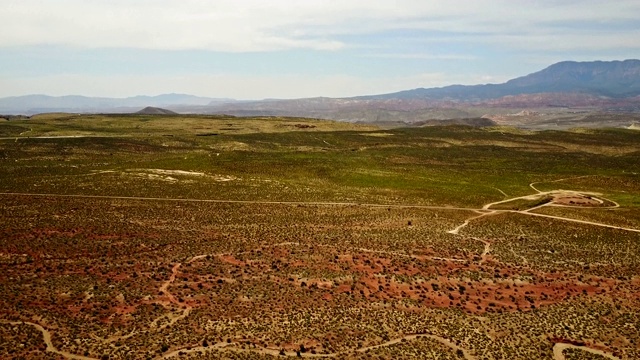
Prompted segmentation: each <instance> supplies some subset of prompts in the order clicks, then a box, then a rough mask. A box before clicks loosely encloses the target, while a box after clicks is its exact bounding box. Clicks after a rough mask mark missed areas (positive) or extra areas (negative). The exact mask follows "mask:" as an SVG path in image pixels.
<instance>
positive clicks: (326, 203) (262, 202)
mask: <svg viewBox="0 0 640 360" xmlns="http://www.w3.org/2000/svg"><path fill="white" fill-rule="evenodd" d="M2 195H9V196H33V197H59V198H79V199H107V200H142V201H171V202H195V203H221V204H256V205H308V206H362V207H369V208H391V209H431V210H463V211H477V210H479V209H476V208H468V207H456V206H435V205H411V204H368V203H357V202H329V201H318V202H314V201H310V202H306V201H267V200H218V199H192V198H158V197H143V196H109V195H77V194H35V193H16V192H0V196H2Z"/></svg>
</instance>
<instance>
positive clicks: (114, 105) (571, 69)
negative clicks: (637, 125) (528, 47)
mask: <svg viewBox="0 0 640 360" xmlns="http://www.w3.org/2000/svg"><path fill="white" fill-rule="evenodd" d="M147 106H152V107H162V108H166V109H169V110H172V111H175V112H178V113H205V114H207V113H225V114H229V115H238V116H243V115H244V116H255V115H277V116H303V117H317V118H327V119H335V120H345V121H363V122H413V123H416V122H420V121H426V120H430V119H455V118H474V117H479V116H482V115H484V114H486V112H487V111H488V110H487V109H497V108H503V109H526V108H536V109H539V108H563V107H564V108H587V109H591V110H594V109H595V110H600V111H614V112H632V113H640V60H624V61H594V62H575V61H564V62H560V63H556V64H553V65H551V66H549V67H547V68H546V69H543V70H541V71H538V72H535V73H533V74H530V75H526V76H523V77H519V78H516V79H512V80H509V81H507V82H505V83H502V84H486V85H471V86H466V85H451V86H446V87H441V88H429V89H425V88H419V89H413V90H406V91H400V92H396V93H390V94H381V95H370V96H358V97H352V98H308V99H293V100H260V101H235V100H233V99H213V98H206V97H196V96H192V95H184V94H167V95H160V96H153V97H149V96H136V97H131V98H125V99H113V98H91V97H83V96H63V97H50V96H44V95H29V96H20V97H10V98H3V99H0V114H2V113H4V114H33V113H38V112H52V111H66V112H136V111H138V110H140V109H141V108H144V107H147Z"/></svg>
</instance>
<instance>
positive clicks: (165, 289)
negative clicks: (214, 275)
mask: <svg viewBox="0 0 640 360" xmlns="http://www.w3.org/2000/svg"><path fill="white" fill-rule="evenodd" d="M205 256H206V255H205ZM192 260H193V259H192ZM181 265H182V264H181V263H177V264H175V265H174V266H173V268H171V276H170V277H169V279H168V280H167V281H165V282H164V283H163V284H162V286H160V289H158V291H160V292H162V294H163V295H166V296H167V297H168V298H169V304H174V305H176V306H177V307H179V308H182V314H180V315H178V316H175V315H174V314H173V313H169V314H165V315H162V316H160V317H158V318H156V319H155V320H153V321H152V322H151V324H149V327H151V328H156V331H161V330H163V329H165V328H167V327H169V326H172V325H173V324H175V323H177V322H178V321H180V320H182V319H184V318H186V317H187V316H189V314H190V313H191V310H192V309H193V307H191V306H189V305H187V304H182V303H181V302H180V301H178V299H176V297H175V296H174V295H173V294H172V293H171V292H170V291H169V286H170V285H171V284H172V283H173V282H174V281H176V276H177V275H178V271H179V269H180V266H181ZM156 303H158V304H160V305H162V306H164V307H165V308H167V305H168V304H167V303H166V302H164V301H157V302H156ZM164 319H169V322H168V323H166V324H162V325H160V326H158V322H160V321H161V320H164Z"/></svg>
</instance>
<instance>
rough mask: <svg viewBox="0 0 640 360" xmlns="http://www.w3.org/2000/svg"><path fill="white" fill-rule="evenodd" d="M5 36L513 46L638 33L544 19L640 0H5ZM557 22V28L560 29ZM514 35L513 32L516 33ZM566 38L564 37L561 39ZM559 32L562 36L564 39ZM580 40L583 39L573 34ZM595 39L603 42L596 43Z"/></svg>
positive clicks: (229, 44) (177, 43) (234, 46)
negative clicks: (442, 36) (377, 39)
mask: <svg viewBox="0 0 640 360" xmlns="http://www.w3.org/2000/svg"><path fill="white" fill-rule="evenodd" d="M0 8H1V10H2V13H3V25H2V27H3V29H4V31H1V32H0V46H4V47H7V46H16V45H38V44H62V45H70V46H77V47H132V48H147V49H170V50H182V49H207V50H217V51H227V52H241V51H273V50H281V49H291V48H303V49H317V50H339V49H341V48H343V47H346V46H351V45H353V44H346V43H344V42H343V41H341V40H339V38H338V36H340V35H347V34H349V35H353V34H376V33H381V32H385V31H389V30H407V29H417V30H421V31H443V32H447V33H449V34H450V35H449V36H450V37H449V38H448V39H447V41H456V40H461V37H460V35H458V34H464V38H468V37H469V36H471V37H473V38H474V39H478V41H489V42H492V43H498V44H503V45H505V46H511V45H513V44H514V42H519V43H520V44H526V43H527V42H529V41H532V42H533V43H534V44H535V45H536V46H539V47H544V46H545V45H546V46H549V47H551V48H554V47H558V46H559V45H555V44H558V43H560V44H562V46H572V45H574V44H576V43H580V42H582V43H587V42H588V39H589V38H590V37H592V36H593V35H599V36H598V37H597V38H596V39H595V40H594V41H592V42H591V43H592V44H593V45H594V46H596V47H597V46H605V45H603V44H611V42H612V41H613V42H614V43H616V42H618V43H623V45H629V44H630V43H633V42H634V41H637V40H636V39H637V33H632V34H624V33H611V34H598V33H597V31H596V30H594V31H586V32H585V31H584V29H583V30H582V31H580V32H578V33H571V32H567V33H554V32H553V31H554V30H553V29H551V28H547V27H545V25H544V23H543V22H554V21H555V22H563V21H583V22H585V24H587V23H589V22H590V21H593V22H598V21H617V20H620V21H636V18H637V16H638V14H639V13H640V2H638V1H637V0H619V1H615V2H611V1H580V2H576V1H552V0H543V1H535V2H534V1H507V0H499V1H488V0H485V1H479V0H451V1H447V2H446V3H445V2H442V1H435V0H432V1H428V0H396V1H389V0H368V1H362V0H339V1H334V0H322V1H321V0H304V1H300V0H271V1H263V0H233V1H232V0H215V1H214V0H211V1H206V0H126V1H125V0H57V1H51V0H4V1H3V2H2V4H1V5H0ZM556 31H557V29H556ZM513 39H516V40H515V41H514V40H513ZM562 39H566V40H564V41H563V40H562ZM558 40H559V41H558ZM576 40H577V41H576ZM596 42H597V44H596Z"/></svg>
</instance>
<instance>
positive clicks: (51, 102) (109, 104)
mask: <svg viewBox="0 0 640 360" xmlns="http://www.w3.org/2000/svg"><path fill="white" fill-rule="evenodd" d="M233 101H234V100H233V99H215V98H208V97H199V96H193V95H186V94H164V95H158V96H134V97H128V98H106V97H87V96H78V95H69V96H47V95H26V96H14V97H6V98H0V114H36V113H43V112H59V111H64V112H84V113H88V112H119V113H126V112H136V111H138V110H140V109H141V108H144V107H147V106H151V107H169V106H208V105H215V104H219V103H226V102H233Z"/></svg>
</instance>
